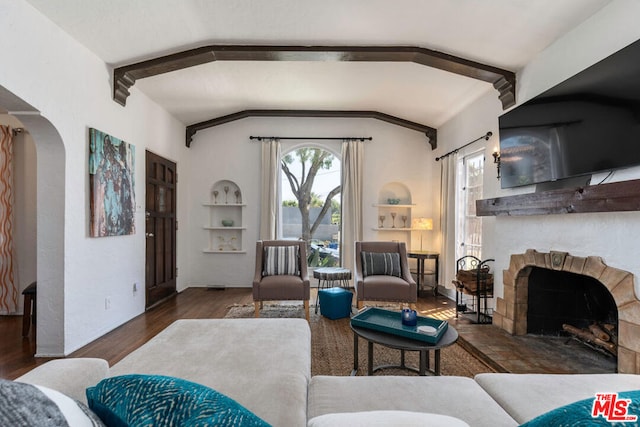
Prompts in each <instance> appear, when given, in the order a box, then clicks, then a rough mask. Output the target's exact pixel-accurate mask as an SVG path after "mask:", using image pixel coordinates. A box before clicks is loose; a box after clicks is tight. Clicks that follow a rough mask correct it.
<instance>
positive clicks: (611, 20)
mask: <svg viewBox="0 0 640 427" xmlns="http://www.w3.org/2000/svg"><path fill="white" fill-rule="evenodd" d="M639 14H640V3H639V2H635V1H630V0H621V1H614V2H613V3H612V4H611V5H609V6H607V7H605V8H604V9H603V10H602V11H601V12H599V13H598V14H596V15H595V16H593V17H592V18H591V19H590V20H588V21H586V22H585V23H584V24H583V25H581V26H580V27H578V28H576V29H575V30H574V31H572V32H570V33H569V34H567V35H566V36H565V37H563V38H562V39H560V40H559V41H558V42H556V43H555V44H553V45H551V46H550V47H549V48H547V49H546V50H545V51H543V52H542V53H541V54H540V55H539V56H538V58H536V59H535V60H534V61H532V62H531V63H530V64H529V65H527V67H525V69H524V70H522V71H521V72H519V73H518V92H517V98H518V101H519V103H522V102H524V101H526V100H527V99H530V98H532V97H534V96H536V95H537V94H539V93H540V92H542V91H544V90H546V89H549V88H550V87H552V86H554V85H556V84H558V83H560V82H562V81H563V80H565V79H566V78H568V77H570V76H572V75H574V74H576V73H578V72H579V71H581V70H583V69H584V68H586V67H588V66H589V65H592V64H594V63H596V62H598V61H599V60H601V59H603V58H605V57H607V56H609V55H610V54H611V53H613V52H615V51H617V50H619V49H621V48H623V47H625V46H627V45H628V44H630V43H632V42H633V41H635V40H637V39H639V38H640V27H639V26H638V25H637V22H636V17H637V16H639ZM495 96H496V95H495V92H493V91H492V92H491V93H488V94H487V95H486V97H485V98H487V100H486V101H483V100H480V101H478V102H476V103H475V104H474V105H472V106H471V107H470V108H468V109H467V110H465V111H464V112H463V113H462V114H460V115H458V116H457V117H456V118H454V119H453V120H451V121H450V122H448V123H447V124H445V126H443V127H442V128H441V129H440V135H441V138H442V139H441V140H442V141H443V142H444V144H446V145H447V147H455V146H456V145H461V143H463V142H464V139H465V138H461V136H465V137H467V139H468V138H471V137H472V136H474V135H475V134H477V133H482V131H484V130H485V129H486V130H492V129H496V128H497V116H499V115H500V114H502V111H501V108H500V106H499V105H498V106H495V105H491V104H492V101H491V99H493V98H495ZM494 135H495V136H494V137H497V136H498V134H497V132H495V131H494ZM496 141H497V140H494V141H489V143H487V144H486V145H487V150H486V152H487V163H486V165H487V167H486V170H487V173H488V176H487V175H485V197H487V198H488V197H496V196H509V195H514V194H520V193H524V192H532V191H534V189H535V188H534V187H533V186H530V187H524V188H519V189H513V190H501V189H500V188H499V186H498V185H497V184H496V182H495V181H497V180H495V179H492V178H491V176H495V168H494V167H493V164H492V162H491V157H490V153H491V151H492V150H493V146H494V145H495V144H496ZM603 143H607V142H606V141H603ZM600 178H601V177H600V176H598V177H596V176H594V179H593V180H592V182H598V179H600ZM637 178H640V168H633V169H627V170H624V171H619V172H616V173H615V174H614V176H613V178H612V179H611V180H609V182H611V181H615V180H627V179H637ZM639 234H640V212H622V213H596V214H570V215H536V216H526V217H486V218H485V220H484V235H483V239H484V245H483V256H484V257H485V258H489V257H492V258H495V259H496V262H495V267H496V271H497V275H498V279H499V280H496V294H497V295H498V296H502V280H501V275H502V270H504V269H506V268H507V267H508V264H509V255H510V254H514V253H523V252H524V251H525V250H526V249H529V248H532V249H536V250H539V251H541V252H548V251H550V250H557V251H566V252H569V253H571V254H572V255H576V256H588V255H597V256H601V257H602V258H603V260H604V262H605V263H606V264H607V265H610V266H612V267H615V268H620V269H623V270H628V271H631V272H632V273H634V275H635V276H636V277H635V282H636V293H637V294H640V293H639V290H640V286H639V284H638V279H639V277H640V263H638V253H639V251H638V245H637V238H636V236H638V235H639Z"/></svg>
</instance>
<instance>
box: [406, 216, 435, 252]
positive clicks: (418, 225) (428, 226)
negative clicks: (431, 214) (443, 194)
mask: <svg viewBox="0 0 640 427" xmlns="http://www.w3.org/2000/svg"><path fill="white" fill-rule="evenodd" d="M411 228H413V229H414V230H420V251H422V234H423V232H424V230H433V219H432V218H414V219H413V221H412V224H411Z"/></svg>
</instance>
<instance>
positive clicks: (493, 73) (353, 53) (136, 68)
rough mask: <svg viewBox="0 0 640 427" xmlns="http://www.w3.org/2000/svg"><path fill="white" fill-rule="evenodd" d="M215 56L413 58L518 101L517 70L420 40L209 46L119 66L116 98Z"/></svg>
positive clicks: (256, 58) (124, 98)
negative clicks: (413, 42)
mask: <svg viewBox="0 0 640 427" xmlns="http://www.w3.org/2000/svg"><path fill="white" fill-rule="evenodd" d="M213 61H355V62H413V63H416V64H421V65H424V66H427V67H432V68H437V69H440V70H443V71H447V72H450V73H455V74H459V75H462V76H466V77H470V78H473V79H477V80H481V81H484V82H488V83H491V84H492V85H493V87H494V88H495V89H496V90H497V91H498V93H499V95H498V97H499V98H500V101H501V102H502V108H503V109H507V108H509V107H511V106H512V105H514V104H515V102H516V76H515V74H514V73H513V72H511V71H507V70H502V69H500V68H496V67H492V66H489V65H485V64H481V63H479V62H475V61H471V60H468V59H464V58H460V57H457V56H453V55H448V54H446V53H442V52H438V51H435V50H431V49H426V48H422V47H415V46H262V45H257V46H256V45H211V46H204V47H199V48H196V49H190V50H185V51H183V52H178V53H174V54H171V55H165V56H161V57H158V58H154V59H150V60H147V61H142V62H137V63H135V64H130V65H126V66H122V67H117V68H115V69H114V70H113V99H114V100H115V101H116V102H117V103H119V104H121V105H123V106H124V105H125V104H126V102H127V97H128V96H129V89H130V88H131V86H133V85H134V83H135V82H136V80H138V79H143V78H145V77H151V76H156V75H159V74H164V73H169V72H172V71H176V70H181V69H183V68H188V67H193V66H195V65H201V64H206V63H209V62H213Z"/></svg>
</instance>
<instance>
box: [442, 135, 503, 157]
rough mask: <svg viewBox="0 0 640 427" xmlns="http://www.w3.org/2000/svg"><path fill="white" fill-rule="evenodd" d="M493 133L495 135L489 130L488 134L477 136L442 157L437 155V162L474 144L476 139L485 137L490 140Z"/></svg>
mask: <svg viewBox="0 0 640 427" xmlns="http://www.w3.org/2000/svg"><path fill="white" fill-rule="evenodd" d="M491 135H493V132H491V131H489V132H487V134H486V135H482V136H481V137H480V138H476V139H474V140H473V141H471V142H467V143H466V144H464V145H463V146H462V147H458V148H456V149H455V150H452V151H449V152H448V153H446V154H443V155H442V156H440V157H436V162H437V161H438V160H440V159H444V158H445V157H448V156H450V155H452V154H454V153H457V152H458V150H462V149H463V148H464V147H467V146H469V145H471V144H473V143H474V142H476V141H480V140H481V139H485V140H486V141H488V140H489V138H491Z"/></svg>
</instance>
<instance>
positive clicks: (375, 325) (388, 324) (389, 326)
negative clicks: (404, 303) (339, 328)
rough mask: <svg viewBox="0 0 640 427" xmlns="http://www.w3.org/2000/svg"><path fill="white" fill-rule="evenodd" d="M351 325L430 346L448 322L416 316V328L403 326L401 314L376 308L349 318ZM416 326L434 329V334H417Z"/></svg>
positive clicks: (434, 342)
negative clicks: (422, 342) (425, 343)
mask: <svg viewBox="0 0 640 427" xmlns="http://www.w3.org/2000/svg"><path fill="white" fill-rule="evenodd" d="M351 324H352V325H353V326H358V327H361V328H367V329H373V330H376V331H380V332H385V333H388V334H393V335H400V336H402V337H405V338H410V339H414V340H418V341H424V342H427V343H430V344H436V343H437V342H438V341H439V340H440V338H441V337H442V335H443V334H444V333H445V332H446V331H447V328H448V327H449V322H447V321H446V320H438V319H433V318H431V317H422V316H418V323H417V325H416V326H405V325H403V324H402V313H401V312H399V311H391V310H385V309H382V308H376V307H369V308H367V309H365V310H363V311H361V312H360V313H358V314H356V315H355V316H353V317H352V318H351ZM418 326H432V327H434V328H436V334H435V335H427V334H423V333H421V332H418Z"/></svg>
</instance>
